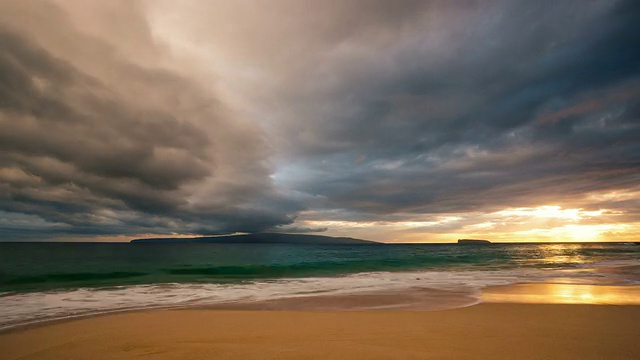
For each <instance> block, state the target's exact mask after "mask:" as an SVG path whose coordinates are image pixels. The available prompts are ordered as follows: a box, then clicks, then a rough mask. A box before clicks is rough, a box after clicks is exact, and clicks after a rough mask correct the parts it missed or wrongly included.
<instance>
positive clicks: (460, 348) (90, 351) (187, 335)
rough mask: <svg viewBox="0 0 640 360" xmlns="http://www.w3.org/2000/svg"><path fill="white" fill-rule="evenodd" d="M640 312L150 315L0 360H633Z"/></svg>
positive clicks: (53, 332)
mask: <svg viewBox="0 0 640 360" xmlns="http://www.w3.org/2000/svg"><path fill="white" fill-rule="evenodd" d="M638 344H640V306H609V305H536V304H481V305H477V306H471V307H467V308H462V309H455V310H444V311H424V312H411V311H397V312H308V311H306V312H305V311H245V310H237V311H234V310H156V311H142V312H131V313H122V314H116V315H107V316H99V317H94V318H88V319H81V320H75V321H69V322H65V323H57V324H50V325H45V326H42V327H37V328H31V329H23V330H18V331H14V332H10V333H5V334H2V335H0V358H1V359H23V360H27V359H69V360H71V359H95V360H100V359H563V360H566V359H581V360H583V359H640V346H638Z"/></svg>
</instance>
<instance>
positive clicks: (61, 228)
mask: <svg viewBox="0 0 640 360" xmlns="http://www.w3.org/2000/svg"><path fill="white" fill-rule="evenodd" d="M0 4H1V5H0V10H2V11H0V14H1V15H0V44H1V46H2V49H3V51H2V53H0V190H1V191H0V200H1V201H2V203H1V204H2V205H0V211H2V213H1V214H3V216H2V217H3V219H4V220H3V221H2V223H0V227H1V228H2V229H4V230H3V235H2V237H3V238H5V239H14V238H38V237H52V236H53V237H57V238H65V237H73V236H91V235H127V234H132V235H133V234H135V235H139V234H154V235H156V234H169V233H183V234H216V233H230V232H255V231H292V232H319V231H327V232H328V233H330V234H339V235H362V236H363V237H369V238H371V237H373V238H375V239H376V240H381V241H393V240H403V239H406V240H410V241H428V240H431V239H435V240H442V239H443V236H452V237H455V236H456V235H458V234H460V235H465V234H469V233H472V234H476V233H477V234H480V235H482V234H492V235H494V236H496V237H499V238H501V239H506V240H509V239H510V238H509V236H513V234H515V233H516V232H521V234H527V233H526V232H527V231H530V230H532V228H531V226H534V225H535V226H538V228H540V229H543V230H545V229H546V230H545V231H547V230H549V229H554V228H557V227H559V226H561V225H562V224H560V223H557V221H558V219H561V220H562V219H563V216H565V215H566V214H567V212H562V211H564V210H562V209H577V210H576V211H579V214H582V215H580V216H578V215H576V216H574V217H573V218H567V219H569V220H570V225H572V226H574V225H576V226H577V225H589V226H604V225H607V224H609V225H611V224H623V225H624V224H626V225H624V226H626V227H625V228H624V232H625V234H626V235H624V236H622V235H619V234H618V235H616V234H614V230H612V229H613V227H610V228H605V227H602V228H598V229H606V231H609V235H610V238H612V239H614V238H616V239H617V238H620V239H628V238H633V236H637V235H638V234H639V233H640V232H639V230H638V229H639V226H640V225H639V224H638V219H639V216H640V201H639V200H638V199H639V197H638V196H637V195H638V194H640V178H639V177H638V174H640V142H638V139H640V118H639V117H640V101H639V100H640V76H639V75H640V71H639V70H640V69H639V67H640V40H639V39H640V37H639V36H638V34H640V25H639V24H640V7H639V6H638V4H637V2H634V1H590V2H580V1H543V2H530V1H460V2H450V1H403V2H389V1H328V2H306V1H247V2H244V1H237V2H236V1H234V2H231V1H185V2H179V3H178V2H172V1H122V2H120V1H116V2H98V1H95V2H94V1H30V2H9V1H3V2H1V3H0ZM555 207H558V208H559V209H560V210H557V211H556V210H554V209H556V208H555ZM536 208H542V209H546V211H547V213H550V214H556V215H557V217H556V218H554V219H555V220H553V221H546V222H545V223H544V224H534V225H531V224H525V220H524V219H523V217H525V215H523V214H527V213H526V211H529V210H517V211H520V212H517V211H516V210H513V209H536ZM509 209H511V210H509ZM510 211H511V212H510ZM514 211H516V212H514ZM531 211H534V210H531ZM554 211H556V212H555V213H554ZM558 211H559V212H558ZM572 211H573V210H572ZM569 213H571V214H573V212H569ZM596 213H597V214H598V215H597V216H596V215H595V214H596ZM514 214H518V215H514ZM577 214H578V213H577ZM589 214H590V215H589ZM567 219H564V220H567ZM569 220H567V221H569ZM609 225H607V226H609ZM611 226H613V225H611ZM390 227H391V228H392V230H389V231H386V230H385V231H386V232H385V231H381V230H380V229H387V228H390ZM509 229H510V230H509ZM602 231H603V232H604V231H605V230H602ZM620 231H622V230H620ZM403 233H406V234H409V235H407V236H404V235H403ZM500 234H504V235H500ZM550 234H551V235H550V236H553V233H550ZM522 236H524V235H522ZM516 237H518V236H516ZM519 239H522V237H520V238H519Z"/></svg>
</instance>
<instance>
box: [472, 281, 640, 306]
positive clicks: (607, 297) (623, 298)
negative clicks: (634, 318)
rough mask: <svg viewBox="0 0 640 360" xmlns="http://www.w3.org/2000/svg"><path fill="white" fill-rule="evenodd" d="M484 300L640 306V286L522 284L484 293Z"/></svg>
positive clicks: (488, 290) (487, 290) (497, 287)
mask: <svg viewBox="0 0 640 360" xmlns="http://www.w3.org/2000/svg"><path fill="white" fill-rule="evenodd" d="M482 301H484V302H492V303H527V304H598V305H640V286H608V285H606V286H605V285H581V284H580V285H578V284H519V285H512V286H496V287H491V288H487V289H485V290H484V291H483V294H482Z"/></svg>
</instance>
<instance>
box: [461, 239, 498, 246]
mask: <svg viewBox="0 0 640 360" xmlns="http://www.w3.org/2000/svg"><path fill="white" fill-rule="evenodd" d="M458 244H463V245H486V244H491V241H489V240H480V239H458Z"/></svg>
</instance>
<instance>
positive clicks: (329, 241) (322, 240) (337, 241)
mask: <svg viewBox="0 0 640 360" xmlns="http://www.w3.org/2000/svg"><path fill="white" fill-rule="evenodd" d="M131 243H216V244H313V245H322V244H326V245H382V243H379V242H375V241H369V240H361V239H354V238H350V237H333V236H323V235H305V234H281V233H257V234H241V235H222V236H203V237H192V238H148V239H144V238H143V239H134V240H131Z"/></svg>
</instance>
